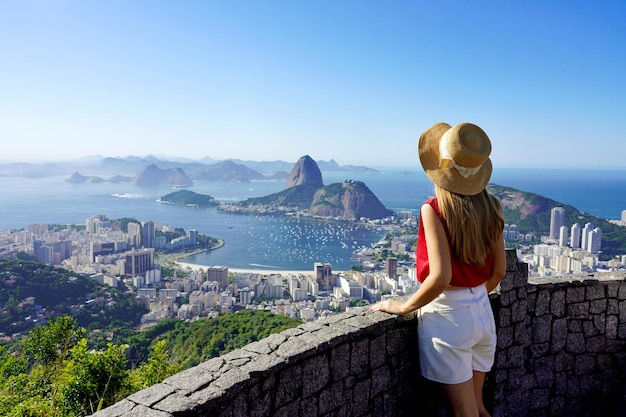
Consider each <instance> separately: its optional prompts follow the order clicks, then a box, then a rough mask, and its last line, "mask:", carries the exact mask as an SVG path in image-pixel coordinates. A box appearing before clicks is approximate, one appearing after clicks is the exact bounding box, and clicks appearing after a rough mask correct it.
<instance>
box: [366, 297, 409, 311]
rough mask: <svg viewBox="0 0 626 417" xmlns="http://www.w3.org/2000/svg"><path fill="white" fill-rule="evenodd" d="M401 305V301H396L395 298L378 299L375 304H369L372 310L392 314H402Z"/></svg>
mask: <svg viewBox="0 0 626 417" xmlns="http://www.w3.org/2000/svg"><path fill="white" fill-rule="evenodd" d="M402 306H403V303H401V302H399V301H396V300H385V301H379V302H378V303H376V304H372V305H371V306H370V310H372V311H382V312H385V313H392V314H403V313H402Z"/></svg>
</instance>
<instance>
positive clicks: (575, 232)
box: [569, 223, 582, 248]
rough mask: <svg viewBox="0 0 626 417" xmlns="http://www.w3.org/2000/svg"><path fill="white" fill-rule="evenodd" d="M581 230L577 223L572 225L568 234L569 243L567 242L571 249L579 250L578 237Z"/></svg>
mask: <svg viewBox="0 0 626 417" xmlns="http://www.w3.org/2000/svg"><path fill="white" fill-rule="evenodd" d="M581 232H582V229H581V228H580V225H579V224H578V223H574V224H573V225H572V230H571V232H570V235H571V236H570V241H569V245H570V246H571V247H572V248H580V235H581Z"/></svg>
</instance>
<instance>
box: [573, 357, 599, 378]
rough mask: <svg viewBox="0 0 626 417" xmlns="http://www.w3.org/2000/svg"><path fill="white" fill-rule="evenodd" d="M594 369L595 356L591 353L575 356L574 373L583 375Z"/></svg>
mask: <svg viewBox="0 0 626 417" xmlns="http://www.w3.org/2000/svg"><path fill="white" fill-rule="evenodd" d="M595 369H596V356H595V355H592V354H585V355H578V356H576V366H575V368H574V370H575V372H576V375H583V374H586V373H589V372H592V371H594V370H595Z"/></svg>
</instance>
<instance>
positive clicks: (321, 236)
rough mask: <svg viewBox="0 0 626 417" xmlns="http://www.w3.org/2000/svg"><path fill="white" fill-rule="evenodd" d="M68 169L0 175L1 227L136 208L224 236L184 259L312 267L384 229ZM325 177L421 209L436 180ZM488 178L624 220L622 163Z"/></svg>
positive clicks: (211, 189) (339, 258)
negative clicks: (92, 179)
mask: <svg viewBox="0 0 626 417" xmlns="http://www.w3.org/2000/svg"><path fill="white" fill-rule="evenodd" d="M66 179H67V176H58V177H46V178H22V177H0V230H6V229H12V230H15V229H24V228H27V227H28V225H29V224H84V223H85V220H86V219H87V218H89V217H91V216H93V215H95V214H105V215H106V216H108V217H109V218H122V217H132V218H135V219H137V220H139V221H148V220H152V221H154V222H156V223H159V224H163V225H165V224H167V225H172V226H175V227H182V228H184V229H185V230H189V229H196V230H198V232H199V233H201V234H205V235H209V236H212V237H216V238H219V239H222V240H224V241H225V245H224V246H223V247H222V248H220V249H218V250H215V251H211V252H206V253H203V254H199V255H194V256H192V257H191V258H188V259H187V260H186V261H187V262H190V263H196V264H199V265H227V266H229V267H231V268H241V269H277V270H278V269H285V270H310V269H312V268H313V263H314V262H330V263H331V264H332V265H333V269H336V270H344V269H348V268H349V267H350V266H351V265H352V264H353V263H354V262H352V261H351V259H350V258H351V257H352V256H353V255H354V253H355V251H356V250H358V249H359V248H361V247H369V246H370V245H371V244H372V243H374V242H376V241H378V240H379V239H380V238H381V237H382V236H384V234H385V232H384V231H383V230H380V229H376V228H366V227H363V226H360V225H356V224H354V223H350V222H328V221H319V220H311V219H306V220H305V219H292V218H289V217H284V216H258V215H240V214H224V213H219V212H217V211H216V210H215V209H196V208H190V207H182V206H175V205H171V204H161V203H158V202H157V200H158V199H159V198H160V197H162V196H163V195H165V194H168V193H170V192H172V191H174V190H172V189H171V188H170V187H163V186H159V187H142V186H137V185H133V184H127V183H118V184H114V183H109V182H103V183H88V184H87V183H85V184H73V183H68V182H65V180H66ZM323 179H324V183H325V184H331V183H336V182H342V181H343V180H346V179H352V180H358V181H363V182H364V183H365V184H366V185H367V186H368V187H369V188H370V189H371V190H372V191H373V192H374V194H376V196H377V197H378V198H379V199H380V200H381V202H382V203H383V204H384V205H385V206H386V207H387V208H389V209H392V210H395V211H397V210H411V211H413V212H414V213H417V212H418V211H419V206H420V205H421V203H422V202H423V201H424V200H425V199H426V198H428V197H429V196H430V195H432V193H433V187H432V184H431V183H430V181H429V180H428V179H427V178H426V176H425V175H424V174H423V172H422V171H421V170H420V169H419V167H413V168H408V169H398V168H379V173H356V172H352V173H351V172H332V173H323ZM491 182H493V183H496V184H499V185H504V186H508V187H512V188H515V189H518V190H521V191H529V192H533V193H536V194H540V195H543V196H545V197H548V198H551V199H553V200H556V201H559V202H561V203H564V204H569V205H571V206H573V207H575V208H577V209H578V210H581V211H584V212H587V213H590V214H592V215H595V216H597V217H601V218H604V219H620V218H621V212H622V210H626V170H557V169H554V170H552V169H512V168H511V169H506V168H503V169H496V170H494V172H493V175H492V178H491ZM284 187H285V183H284V182H280V181H258V182H251V183H246V184H236V183H221V182H200V181H197V182H196V184H195V185H194V186H193V187H191V188H189V190H191V191H194V192H197V193H201V194H208V195H211V196H213V197H215V198H217V199H218V200H220V201H231V202H232V201H241V200H245V199H246V198H249V197H259V196H265V195H268V194H272V193H275V192H278V191H281V190H283V189H284Z"/></svg>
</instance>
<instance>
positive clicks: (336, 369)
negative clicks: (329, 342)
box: [330, 343, 350, 382]
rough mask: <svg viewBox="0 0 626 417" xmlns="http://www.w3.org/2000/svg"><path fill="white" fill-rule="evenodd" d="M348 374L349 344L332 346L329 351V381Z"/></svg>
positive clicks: (339, 378) (337, 379)
mask: <svg viewBox="0 0 626 417" xmlns="http://www.w3.org/2000/svg"><path fill="white" fill-rule="evenodd" d="M349 374H350V344H348V343H344V344H342V345H339V346H336V347H334V348H333V349H332V350H331V352H330V377H331V381H333V382H335V381H340V380H342V379H344V378H345V377H347V376H348V375H349Z"/></svg>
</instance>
